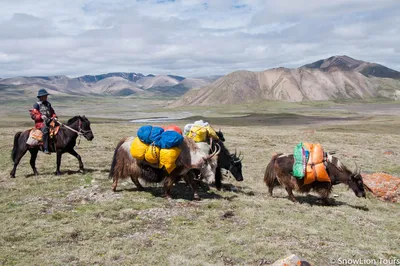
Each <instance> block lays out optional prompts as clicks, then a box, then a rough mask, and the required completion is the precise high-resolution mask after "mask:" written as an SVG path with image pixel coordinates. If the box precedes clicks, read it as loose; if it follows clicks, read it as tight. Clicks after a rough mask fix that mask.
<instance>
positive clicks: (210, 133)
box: [184, 120, 219, 142]
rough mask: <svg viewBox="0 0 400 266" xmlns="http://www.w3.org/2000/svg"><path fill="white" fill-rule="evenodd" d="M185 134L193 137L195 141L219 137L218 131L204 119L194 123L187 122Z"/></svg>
mask: <svg viewBox="0 0 400 266" xmlns="http://www.w3.org/2000/svg"><path fill="white" fill-rule="evenodd" d="M184 135H187V136H188V137H189V138H191V139H193V140H194V141H195V142H205V141H207V140H208V139H210V138H212V139H216V140H217V139H219V137H218V135H217V132H215V130H214V129H213V128H212V127H211V126H210V125H209V124H208V122H204V121H203V120H198V121H196V122H194V123H193V124H187V125H186V126H185V128H184Z"/></svg>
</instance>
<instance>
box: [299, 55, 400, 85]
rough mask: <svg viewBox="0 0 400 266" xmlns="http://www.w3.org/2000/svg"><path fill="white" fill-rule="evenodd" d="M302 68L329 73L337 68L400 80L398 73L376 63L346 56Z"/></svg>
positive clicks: (331, 58)
mask: <svg viewBox="0 0 400 266" xmlns="http://www.w3.org/2000/svg"><path fill="white" fill-rule="evenodd" d="M302 67H303V68H312V69H320V70H322V71H329V70H331V69H332V68H338V69H340V70H344V71H353V70H354V71H357V72H360V73H361V74H363V75H364V76H366V77H368V76H374V77H378V78H393V79H400V72H398V71H396V70H393V69H390V68H388V67H385V66H382V65H380V64H376V63H369V62H365V61H361V60H356V59H353V58H351V57H348V56H346V55H342V56H332V57H329V58H327V59H322V60H319V61H316V62H314V63H311V64H307V65H304V66H302Z"/></svg>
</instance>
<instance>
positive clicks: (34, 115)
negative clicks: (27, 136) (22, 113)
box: [30, 103, 42, 122]
mask: <svg viewBox="0 0 400 266" xmlns="http://www.w3.org/2000/svg"><path fill="white" fill-rule="evenodd" d="M30 112H31V118H32V119H33V120H35V122H39V121H41V120H42V114H41V113H40V111H39V105H38V104H37V103H35V104H34V105H33V109H32V110H30Z"/></svg>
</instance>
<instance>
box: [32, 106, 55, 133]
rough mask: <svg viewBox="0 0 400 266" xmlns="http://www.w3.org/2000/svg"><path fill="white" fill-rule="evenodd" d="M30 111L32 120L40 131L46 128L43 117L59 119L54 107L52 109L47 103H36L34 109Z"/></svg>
mask: <svg viewBox="0 0 400 266" xmlns="http://www.w3.org/2000/svg"><path fill="white" fill-rule="evenodd" d="M29 111H30V112H31V118H32V119H33V120H34V121H35V128H38V129H40V128H42V127H43V126H44V121H43V119H42V115H45V116H47V117H48V118H54V117H57V115H56V113H55V112H54V109H53V107H51V104H50V103H49V102H47V101H46V102H45V103H42V102H37V103H35V104H34V105H33V109H32V110H29ZM41 111H42V112H41Z"/></svg>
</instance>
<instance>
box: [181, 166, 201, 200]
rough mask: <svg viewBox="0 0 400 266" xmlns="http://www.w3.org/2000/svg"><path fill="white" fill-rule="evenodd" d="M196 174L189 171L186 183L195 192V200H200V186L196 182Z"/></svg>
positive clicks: (185, 177)
mask: <svg viewBox="0 0 400 266" xmlns="http://www.w3.org/2000/svg"><path fill="white" fill-rule="evenodd" d="M193 175H194V173H193V172H192V171H189V172H188V173H187V174H186V175H185V176H184V179H185V182H186V184H188V185H189V186H190V188H191V189H192V191H193V199H194V200H200V197H199V194H198V188H199V186H198V184H197V182H195V181H194V176H193Z"/></svg>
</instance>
